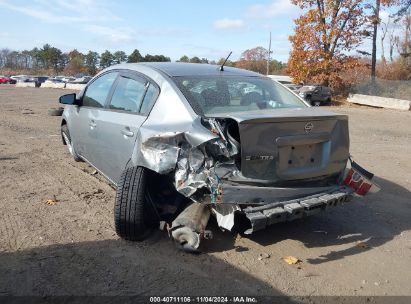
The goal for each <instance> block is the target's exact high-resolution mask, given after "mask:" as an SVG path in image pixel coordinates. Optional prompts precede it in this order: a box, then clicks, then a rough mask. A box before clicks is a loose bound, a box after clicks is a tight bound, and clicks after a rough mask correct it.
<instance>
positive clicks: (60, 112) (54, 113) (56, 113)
mask: <svg viewBox="0 0 411 304" xmlns="http://www.w3.org/2000/svg"><path fill="white" fill-rule="evenodd" d="M63 111H64V108H58V109H49V110H48V114H49V115H50V116H61V115H63Z"/></svg>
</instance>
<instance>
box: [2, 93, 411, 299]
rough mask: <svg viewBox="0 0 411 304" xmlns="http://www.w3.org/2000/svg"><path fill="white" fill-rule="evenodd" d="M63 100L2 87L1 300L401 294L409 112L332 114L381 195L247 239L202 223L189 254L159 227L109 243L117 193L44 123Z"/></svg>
mask: <svg viewBox="0 0 411 304" xmlns="http://www.w3.org/2000/svg"><path fill="white" fill-rule="evenodd" d="M64 93H67V91H62V90H53V89H30V88H20V89H16V88H14V87H11V86H1V87H0V176H1V179H0V295H40V296H47V295H96V294H99V295H100V294H104V295H188V294H189V295H289V296H304V295H411V284H410V281H411V266H410V265H411V194H410V189H411V161H410V160H411V159H410V152H411V112H399V111H389V110H382V109H370V108H362V107H338V108H337V107H335V108H333V110H336V111H338V112H342V113H347V114H348V115H349V116H350V132H351V151H352V154H353V155H354V158H355V160H356V161H357V162H359V163H360V164H361V165H362V166H364V167H365V168H367V169H369V170H370V171H373V172H374V173H375V174H376V175H377V177H378V178H377V179H376V181H377V182H378V183H379V184H380V185H381V187H382V191H381V192H379V193H377V194H373V195H370V196H368V197H366V198H365V199H362V200H361V199H356V200H355V201H354V202H353V203H350V204H348V205H345V206H344V207H339V208H335V209H333V210H332V211H330V212H328V213H322V214H320V215H316V216H314V217H310V218H306V219H302V220H299V221H295V222H290V223H285V224H278V225H275V226H272V227H271V228H270V229H268V230H265V231H263V232H260V233H257V234H255V235H253V236H252V237H251V238H242V237H240V236H238V235H233V234H231V233H227V232H226V233H222V232H219V231H218V230H217V228H216V226H215V225H211V229H212V230H214V234H215V238H214V240H212V241H206V242H204V243H203V250H204V251H205V252H206V253H205V254H201V255H198V256H194V255H190V254H186V253H182V252H179V251H178V250H177V249H176V248H175V246H174V244H173V243H172V242H171V241H170V240H169V239H168V237H167V236H166V235H165V233H163V232H160V231H158V232H156V233H155V234H154V235H153V236H152V237H151V238H150V239H149V240H147V241H145V242H142V243H130V242H126V241H122V240H120V239H119V238H118V237H117V236H116V234H115V232H114V225H113V200H114V194H115V191H114V190H113V189H112V188H111V187H110V186H109V185H108V184H107V183H106V182H105V181H104V179H103V178H101V177H100V176H99V175H98V174H92V173H93V171H94V170H93V169H92V168H90V167H89V166H88V165H86V164H85V163H76V162H75V161H73V160H72V159H71V158H70V156H69V154H68V152H67V151H66V147H65V146H63V145H62V144H61V139H60V135H59V126H60V118H59V117H50V116H48V115H47V109H48V108H50V107H55V106H57V103H56V101H57V97H58V96H60V95H62V94H64ZM25 109H31V110H32V111H33V114H23V113H26V112H27V111H24V110H25ZM53 198H56V199H57V200H58V202H57V203H56V204H55V205H48V204H46V203H45V202H46V200H48V199H53ZM260 254H269V258H265V259H261V260H260V259H258V257H259V255H260ZM290 255H292V256H295V257H298V258H299V259H300V260H302V263H301V264H300V265H299V266H296V265H288V264H286V263H285V262H284V261H283V260H282V257H285V256H290Z"/></svg>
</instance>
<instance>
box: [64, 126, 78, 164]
mask: <svg viewBox="0 0 411 304" xmlns="http://www.w3.org/2000/svg"><path fill="white" fill-rule="evenodd" d="M61 137H62V138H63V141H64V144H65V145H66V146H67V148H68V150H69V152H70V154H71V156H73V158H74V160H75V161H77V162H80V161H82V160H81V158H80V157H79V156H78V155H77V153H76V151H74V147H73V145H72V144H71V137H70V132H69V129H68V127H67V125H62V126H61Z"/></svg>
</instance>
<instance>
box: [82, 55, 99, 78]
mask: <svg viewBox="0 0 411 304" xmlns="http://www.w3.org/2000/svg"><path fill="white" fill-rule="evenodd" d="M99 57H100V56H99V55H98V53H97V52H93V51H89V52H88V53H87V55H86V56H85V60H84V61H85V66H86V68H87V73H88V74H89V75H94V74H96V73H97V64H98V59H99Z"/></svg>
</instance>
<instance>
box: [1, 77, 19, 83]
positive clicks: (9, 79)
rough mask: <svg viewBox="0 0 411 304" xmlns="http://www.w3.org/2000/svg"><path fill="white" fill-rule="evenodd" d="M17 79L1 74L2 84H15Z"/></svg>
mask: <svg viewBox="0 0 411 304" xmlns="http://www.w3.org/2000/svg"><path fill="white" fill-rule="evenodd" d="M15 83H16V80H14V79H13V78H11V77H8V76H0V84H15Z"/></svg>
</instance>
